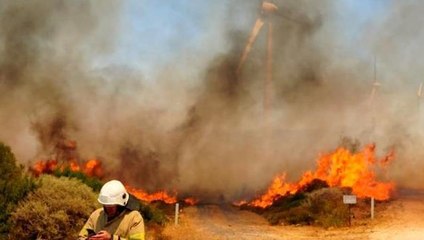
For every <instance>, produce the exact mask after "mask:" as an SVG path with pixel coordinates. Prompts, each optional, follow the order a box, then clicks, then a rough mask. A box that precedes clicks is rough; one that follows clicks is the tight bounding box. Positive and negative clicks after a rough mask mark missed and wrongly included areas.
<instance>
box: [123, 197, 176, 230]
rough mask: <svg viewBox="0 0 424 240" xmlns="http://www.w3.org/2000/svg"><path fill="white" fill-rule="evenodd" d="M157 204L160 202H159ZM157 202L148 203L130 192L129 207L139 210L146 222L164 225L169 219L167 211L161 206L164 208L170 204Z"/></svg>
mask: <svg viewBox="0 0 424 240" xmlns="http://www.w3.org/2000/svg"><path fill="white" fill-rule="evenodd" d="M157 204H160V203H159V202H158V203H157ZM157 204H154V203H149V204H147V203H145V202H143V201H141V200H139V199H137V198H136V197H134V196H133V195H131V194H130V198H129V200H128V204H127V208H129V209H131V210H137V211H139V212H140V213H141V215H142V216H143V219H144V222H145V223H146V224H158V225H160V226H164V225H165V223H166V222H168V220H169V219H168V217H167V216H166V214H165V212H164V211H162V210H161V209H160V207H162V208H164V207H166V206H168V205H165V206H159V205H157ZM171 208H172V207H171Z"/></svg>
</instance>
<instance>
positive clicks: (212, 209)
mask: <svg viewBox="0 0 424 240" xmlns="http://www.w3.org/2000/svg"><path fill="white" fill-rule="evenodd" d="M164 235H165V236H167V237H168V239H202V240H203V239H204V240H209V239H211V240H214V239H237V240H250V239H263V240H271V239H275V240H279V239H284V240H286V239H289V240H292V239H299V240H301V239H338V240H340V239H358V240H364V239H370V240H380V239H381V240H383V239H384V240H387V239H393V240H395V239H396V240H399V239H400V240H418V239H424V191H411V190H409V191H404V192H401V193H400V195H399V197H398V199H397V200H394V201H392V202H391V203H390V204H388V206H387V207H386V208H385V209H384V210H382V211H381V212H379V213H378V214H377V216H376V218H375V220H373V221H363V222H361V223H356V224H355V226H353V227H350V228H348V227H346V228H338V229H327V230H325V229H322V228H318V227H305V226H270V225H269V224H268V223H267V222H266V220H265V219H263V218H262V217H261V216H259V215H257V214H255V213H252V212H248V211H240V210H238V209H237V208H234V207H231V206H217V205H203V206H196V207H188V208H185V209H183V211H182V212H181V219H180V224H179V225H178V226H173V225H170V226H168V227H167V228H166V229H165V230H164Z"/></svg>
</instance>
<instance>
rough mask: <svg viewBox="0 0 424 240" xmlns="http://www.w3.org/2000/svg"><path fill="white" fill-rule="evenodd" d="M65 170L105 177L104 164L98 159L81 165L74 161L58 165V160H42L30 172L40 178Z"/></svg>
mask: <svg viewBox="0 0 424 240" xmlns="http://www.w3.org/2000/svg"><path fill="white" fill-rule="evenodd" d="M65 168H69V169H70V170H71V171H72V172H83V173H85V174H86V175H87V176H90V177H98V178H101V177H103V175H104V173H103V168H102V164H101V162H100V161H99V160H97V159H91V160H88V161H86V162H85V163H84V164H81V165H80V164H78V162H77V161H76V160H74V159H72V160H69V162H67V163H63V164H58V161H57V160H46V161H43V160H41V161H37V162H36V163H35V164H34V165H33V166H32V167H31V168H30V171H31V172H32V173H33V174H34V176H36V177H38V176H40V175H41V174H51V173H53V172H54V171H55V170H64V169H65Z"/></svg>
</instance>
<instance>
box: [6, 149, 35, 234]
mask: <svg viewBox="0 0 424 240" xmlns="http://www.w3.org/2000/svg"><path fill="white" fill-rule="evenodd" d="M35 187H36V185H35V181H34V180H33V179H32V178H31V177H29V176H28V175H26V174H25V172H24V168H23V166H22V165H17V163H16V159H15V156H14V155H13V153H12V151H11V149H10V147H8V146H6V145H5V144H3V143H1V142H0V210H1V211H0V239H4V238H5V236H6V234H7V232H8V230H9V227H10V225H9V224H8V219H9V217H10V214H11V212H12V211H13V210H14V209H15V207H16V205H17V203H18V202H19V201H20V200H21V199H23V198H24V197H25V196H26V195H27V194H28V193H29V192H30V191H32V190H33V189H34V188H35Z"/></svg>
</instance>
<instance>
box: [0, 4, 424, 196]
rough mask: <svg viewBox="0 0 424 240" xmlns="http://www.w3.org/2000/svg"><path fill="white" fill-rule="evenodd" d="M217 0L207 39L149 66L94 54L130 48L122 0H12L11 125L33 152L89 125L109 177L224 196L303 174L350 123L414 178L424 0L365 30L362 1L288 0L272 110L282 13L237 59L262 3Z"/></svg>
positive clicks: (8, 28) (5, 8) (6, 41)
mask: <svg viewBox="0 0 424 240" xmlns="http://www.w3.org/2000/svg"><path fill="white" fill-rule="evenodd" d="M213 2H214V3H212V1H211V7H210V10H211V12H210V13H209V15H208V16H207V18H208V19H209V21H208V24H207V25H205V26H204V27H205V29H203V31H205V32H206V33H205V34H204V35H202V38H199V41H203V43H202V44H201V47H199V45H198V46H193V49H186V50H185V51H182V52H184V53H182V52H180V54H176V56H173V57H170V59H168V61H167V63H166V64H162V65H158V66H154V67H155V70H154V71H156V72H158V73H159V72H160V74H156V75H154V76H155V79H154V81H147V80H146V78H145V75H144V74H143V72H142V71H141V70H140V69H135V68H133V67H128V66H125V64H121V65H110V66H108V67H104V68H96V67H94V66H95V64H93V61H95V59H98V58H101V57H102V56H108V55H109V54H112V53H113V52H114V51H115V50H116V49H117V48H119V47H120V46H119V41H118V37H117V36H118V35H119V34H122V33H123V31H122V28H124V27H126V26H124V24H122V17H123V16H122V14H123V12H124V11H122V8H123V6H121V4H116V2H115V1H41V0H40V1H30V2H29V1H24V0H18V1H16V0H15V1H8V0H0V93H1V94H0V99H1V101H0V107H1V111H0V124H1V125H2V126H3V130H2V131H1V133H0V139H1V140H2V141H4V142H6V143H7V144H9V145H11V146H12V148H13V149H14V151H15V153H16V155H17V156H18V158H19V159H21V161H23V162H31V161H34V160H36V159H39V158H47V157H49V155H51V154H54V152H55V151H57V148H58V146H61V144H63V143H64V142H66V141H69V140H74V141H76V143H77V149H78V153H79V156H80V157H81V158H91V157H97V158H100V159H102V160H103V161H104V162H105V166H106V168H107V170H108V173H109V177H118V178H120V179H122V180H124V181H126V182H128V183H130V184H131V185H134V186H136V187H141V188H145V189H147V190H150V191H153V190H158V189H168V190H177V191H178V192H180V193H181V194H187V195H194V196H197V197H203V198H205V197H208V198H209V199H222V198H224V199H227V200H230V199H234V198H240V197H250V196H252V195H253V194H256V193H259V192H260V191H261V190H263V189H264V188H265V187H266V186H267V184H268V183H269V181H270V180H271V179H272V178H273V177H274V176H275V175H276V174H279V173H282V172H287V177H288V179H290V180H293V181H294V180H297V178H298V177H299V176H300V174H301V173H302V172H303V171H305V170H308V169H312V168H314V159H315V157H316V156H317V155H318V154H319V152H322V151H330V150H331V149H333V148H335V147H337V146H338V144H340V140H341V139H342V138H343V137H351V138H356V139H358V140H359V141H360V142H361V143H363V144H366V143H369V142H376V143H377V147H378V148H379V149H380V150H381V154H383V153H384V152H385V151H386V150H388V149H389V148H392V147H394V148H395V149H396V150H397V152H398V156H397V161H398V162H397V163H396V164H397V165H400V166H402V168H398V169H401V171H392V172H391V173H390V176H389V177H394V178H395V179H396V180H397V181H398V182H399V183H400V184H407V183H408V182H407V181H403V178H404V177H405V176H410V175H409V174H410V173H411V172H412V173H416V172H413V171H412V170H411V169H418V168H419V167H422V161H421V158H422V157H423V156H424V154H423V151H422V150H421V148H420V144H419V143H420V142H421V140H422V127H421V125H420V124H419V123H420V122H422V119H421V118H423V116H421V115H420V111H422V110H421V109H420V106H419V102H418V99H417V96H416V95H414V94H415V92H416V91H417V90H418V86H419V83H420V80H419V76H420V74H421V72H420V69H422V66H421V65H422V63H423V61H421V60H419V56H421V54H420V52H421V51H422V49H421V48H420V45H419V42H421V41H419V40H421V38H422V37H423V36H424V35H423V34H422V31H421V30H420V29H419V26H420V23H421V22H422V20H423V19H422V18H423V17H422V16H421V14H420V10H422V9H423V8H424V4H423V3H421V2H420V1H402V2H400V1H399V2H396V3H392V4H388V5H387V6H385V8H384V10H381V11H380V12H379V13H378V14H377V13H376V16H373V17H372V18H371V20H369V21H370V22H371V23H372V24H367V25H365V24H362V25H360V24H359V23H357V25H355V26H356V27H357V29H356V30H354V29H351V30H349V27H350V25H349V24H350V23H351V22H352V21H354V20H355V16H357V15H360V13H354V12H349V11H346V6H345V5H344V4H343V3H342V1H336V0H333V1H332V0H326V1H306V0H305V1H301V0H281V1H275V3H276V4H277V5H278V6H279V8H280V9H279V12H278V13H277V14H276V15H275V16H272V17H270V18H269V21H270V22H271V23H272V24H273V62H274V64H273V72H272V73H273V94H272V101H271V106H269V107H268V108H266V109H264V107H263V106H264V105H263V98H264V96H263V92H264V90H263V83H264V79H265V76H266V58H267V55H266V48H267V45H266V43H267V37H266V36H267V25H264V27H263V29H262V30H261V32H260V34H259V36H258V39H257V41H256V43H255V44H254V46H253V49H252V51H251V53H250V54H249V56H248V58H247V61H246V62H245V64H244V65H243V66H242V69H241V71H240V73H238V74H237V73H236V69H237V66H238V64H239V60H240V56H241V53H242V51H243V49H244V46H245V44H246V42H247V38H248V36H249V33H250V30H251V27H253V24H254V21H255V20H256V18H257V17H258V16H259V6H260V4H259V2H258V1H253V0H252V1H241V0H239V1H231V3H228V1H216V3H215V1H213ZM406 12H407V13H408V14H407V16H408V17H406V18H405V17H404V16H405V13H406ZM341 13H343V14H341ZM349 17H351V18H352V19H349ZM358 29H359V30H358ZM158 31H159V30H158ZM214 34H219V37H218V39H217V36H216V35H214ZM406 43H407V45H406V46H407V48H406V49H405V44H406ZM217 49H219V51H218V50H217ZM375 58H376V59H377V60H376V70H377V71H376V72H377V74H376V76H377V79H376V80H378V82H380V84H381V85H380V87H379V88H378V89H377V88H376V89H375V94H373V96H371V92H372V83H373V81H374V59H375ZM193 69H197V70H196V71H194V70H193ZM407 163H408V164H407ZM409 163H410V164H409ZM406 165H407V166H406ZM410 166H411V167H410ZM416 174H418V173H416Z"/></svg>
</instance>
